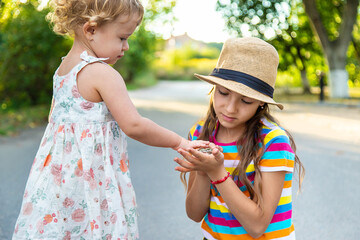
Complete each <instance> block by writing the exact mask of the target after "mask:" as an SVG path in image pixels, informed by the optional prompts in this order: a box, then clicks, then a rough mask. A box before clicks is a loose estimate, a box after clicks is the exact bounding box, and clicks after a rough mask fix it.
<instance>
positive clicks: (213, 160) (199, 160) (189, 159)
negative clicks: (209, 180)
mask: <svg viewBox="0 0 360 240" xmlns="http://www.w3.org/2000/svg"><path fill="white" fill-rule="evenodd" d="M209 147H210V148H211V150H212V152H211V154H208V153H203V152H200V151H198V150H196V149H193V148H189V149H182V148H180V149H178V152H179V153H180V154H181V155H182V156H183V157H184V159H180V158H175V159H174V161H175V162H176V163H177V164H179V165H180V166H177V167H176V168H175V170H177V171H179V172H190V171H202V172H205V173H206V174H207V175H208V176H209V177H210V176H213V175H218V173H220V172H223V170H224V169H225V168H224V154H223V153H222V148H220V147H218V146H216V145H215V144H213V143H210V144H209Z"/></svg>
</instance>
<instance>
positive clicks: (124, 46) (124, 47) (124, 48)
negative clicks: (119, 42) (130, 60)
mask: <svg viewBox="0 0 360 240" xmlns="http://www.w3.org/2000/svg"><path fill="white" fill-rule="evenodd" d="M129 48H130V46H129V43H128V41H127V40H126V41H125V42H124V43H123V51H127V50H129Z"/></svg>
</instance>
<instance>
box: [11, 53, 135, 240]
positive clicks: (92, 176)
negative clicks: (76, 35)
mask: <svg viewBox="0 0 360 240" xmlns="http://www.w3.org/2000/svg"><path fill="white" fill-rule="evenodd" d="M81 59H82V60H83V61H82V62H80V63H79V64H78V65H77V66H75V67H74V68H73V69H72V70H71V71H70V72H69V73H68V74H66V75H64V76H59V75H58V74H57V71H56V72H55V75H54V87H53V94H54V96H53V108H52V111H51V112H50V118H49V124H48V125H47V128H46V130H45V133H44V136H43V138H42V141H41V144H40V147H39V150H38V152H37V154H36V157H35V160H34V163H33V166H32V168H31V171H30V176H29V179H28V181H27V184H26V189H25V193H24V197H23V203H22V207H21V211H20V214H19V217H18V219H17V222H16V225H15V231H14V234H13V239H31V240H35V239H63V240H70V239H106V240H109V239H114V240H119V239H120V240H133V239H138V238H139V234H138V226H137V210H136V199H135V192H134V189H133V186H132V184H131V180H130V172H129V167H128V156H127V150H126V147H127V146H126V135H125V134H124V133H123V132H122V130H121V129H120V128H119V126H118V124H117V123H116V121H115V120H114V118H113V117H112V115H111V114H110V112H109V110H108V108H107V107H106V105H105V103H104V102H99V103H94V102H89V101H87V100H85V99H84V98H82V97H81V95H80V94H79V91H78V89H77V83H76V79H77V74H78V73H79V71H81V69H83V68H84V67H85V66H86V65H88V64H90V63H93V62H102V60H104V59H100V58H95V57H92V56H89V55H88V54H87V53H86V51H85V52H83V53H82V54H81ZM103 63H104V62H103ZM104 64H106V63H104Z"/></svg>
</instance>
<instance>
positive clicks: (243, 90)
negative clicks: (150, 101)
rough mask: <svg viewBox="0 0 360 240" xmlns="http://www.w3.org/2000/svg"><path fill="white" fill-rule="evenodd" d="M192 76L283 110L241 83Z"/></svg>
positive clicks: (280, 106) (266, 97)
mask: <svg viewBox="0 0 360 240" xmlns="http://www.w3.org/2000/svg"><path fill="white" fill-rule="evenodd" d="M194 75H195V77H197V78H198V79H200V80H203V81H205V82H208V83H210V84H213V85H214V84H218V85H220V86H223V87H225V88H227V89H229V90H231V91H234V92H236V93H239V94H241V95H243V96H246V97H249V98H253V99H256V100H259V101H262V102H265V103H269V104H273V105H276V106H277V107H278V108H280V109H281V110H283V109H284V106H283V105H282V104H281V103H277V102H275V101H274V99H272V98H271V97H269V96H266V95H264V94H262V93H260V92H258V91H256V90H254V89H252V88H250V87H248V86H246V85H244V84H242V83H238V82H235V81H231V80H224V79H222V78H218V77H214V76H204V75H200V74H196V73H195V74H194Z"/></svg>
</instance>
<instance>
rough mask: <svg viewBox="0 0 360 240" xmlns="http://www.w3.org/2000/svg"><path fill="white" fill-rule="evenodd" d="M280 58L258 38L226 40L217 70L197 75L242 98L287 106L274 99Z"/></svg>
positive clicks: (270, 46) (267, 44)
mask: <svg viewBox="0 0 360 240" xmlns="http://www.w3.org/2000/svg"><path fill="white" fill-rule="evenodd" d="M278 64H279V55H278V53H277V51H276V49H275V48H274V47H273V46H272V45H270V44H269V43H267V42H265V41H263V40H261V39H259V38H254V37H245V38H231V39H228V40H226V41H225V43H224V45H223V48H222V50H221V53H220V56H219V60H218V62H217V64H216V68H215V69H214V70H213V72H212V73H211V74H210V75H209V76H204V75H199V74H196V73H195V76H196V77H197V78H199V79H200V80H203V81H206V82H208V83H211V84H218V85H221V86H223V87H225V88H227V89H229V90H231V91H234V92H237V93H239V94H241V95H244V96H247V97H250V98H254V99H257V100H260V101H262V102H266V103H269V104H274V105H276V106H278V107H279V108H280V109H283V108H284V106H283V105H282V104H280V103H277V102H275V101H274V99H273V93H274V87H275V80H276V74H277V67H278Z"/></svg>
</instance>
